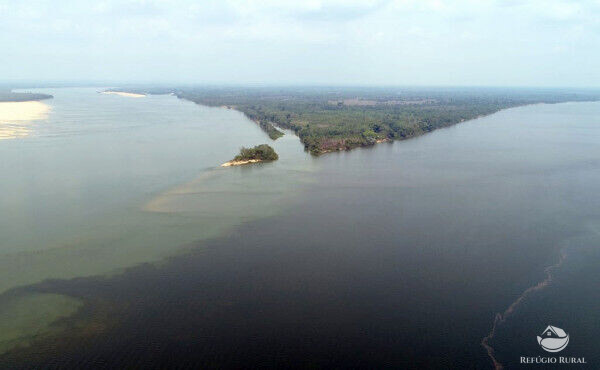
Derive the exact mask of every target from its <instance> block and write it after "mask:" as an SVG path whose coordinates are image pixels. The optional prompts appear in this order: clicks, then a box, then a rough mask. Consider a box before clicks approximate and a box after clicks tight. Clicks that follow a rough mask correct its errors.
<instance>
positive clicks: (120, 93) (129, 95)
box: [102, 91, 146, 98]
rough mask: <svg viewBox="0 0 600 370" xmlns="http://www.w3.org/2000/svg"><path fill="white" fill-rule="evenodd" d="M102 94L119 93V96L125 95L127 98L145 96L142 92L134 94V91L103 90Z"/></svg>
mask: <svg viewBox="0 0 600 370" xmlns="http://www.w3.org/2000/svg"><path fill="white" fill-rule="evenodd" d="M102 94H107V95H119V96H125V97H128V98H144V97H146V95H144V94H134V93H128V92H122V91H103V92H102Z"/></svg>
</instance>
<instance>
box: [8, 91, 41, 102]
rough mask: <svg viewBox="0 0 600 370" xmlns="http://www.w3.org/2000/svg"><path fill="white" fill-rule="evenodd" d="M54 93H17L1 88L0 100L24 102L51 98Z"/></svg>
mask: <svg viewBox="0 0 600 370" xmlns="http://www.w3.org/2000/svg"><path fill="white" fill-rule="evenodd" d="M51 98H52V95H48V94H36V93H16V92H12V91H10V90H0V102H23V101H34V100H44V99H51Z"/></svg>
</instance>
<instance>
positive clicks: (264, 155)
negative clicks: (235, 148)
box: [221, 144, 279, 167]
mask: <svg viewBox="0 0 600 370" xmlns="http://www.w3.org/2000/svg"><path fill="white" fill-rule="evenodd" d="M277 159H279V155H277V153H276V152H275V149H273V148H272V147H271V146H270V145H267V144H261V145H257V146H255V147H254V148H244V147H242V148H241V149H240V154H238V155H236V156H235V157H234V158H233V159H232V160H231V161H229V162H226V163H223V164H222V165H221V166H222V167H230V166H239V165H242V164H248V163H257V162H263V161H276V160H277Z"/></svg>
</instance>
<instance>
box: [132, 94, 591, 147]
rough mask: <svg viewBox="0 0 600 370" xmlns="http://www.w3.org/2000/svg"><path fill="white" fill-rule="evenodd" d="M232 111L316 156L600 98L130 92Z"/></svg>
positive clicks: (586, 95) (566, 96)
mask: <svg viewBox="0 0 600 370" xmlns="http://www.w3.org/2000/svg"><path fill="white" fill-rule="evenodd" d="M123 91H131V92H135V93H143V94H165V93H171V94H174V95H176V96H178V97H179V98H182V99H187V100H190V101H193V102H195V103H198V104H202V105H207V106H214V107H218V106H225V107H228V108H232V109H236V110H238V111H240V112H243V113H244V114H245V115H246V116H247V117H248V118H250V119H251V120H253V121H255V122H257V123H258V124H259V125H260V127H261V128H262V129H263V130H264V131H265V132H266V133H267V134H268V135H269V137H270V138H271V139H276V138H278V137H280V136H281V135H283V133H282V132H281V131H280V130H278V129H277V127H280V128H284V129H290V130H292V131H294V132H295V133H296V134H297V135H298V136H299V137H300V140H301V141H302V143H303V144H304V146H305V148H306V150H308V151H310V152H311V153H312V154H322V153H326V152H331V151H337V150H348V149H352V148H356V147H360V146H368V145H373V144H375V143H378V142H383V141H391V140H402V139H407V138H411V137H415V136H418V135H421V134H424V133H427V132H430V131H433V130H435V129H438V128H442V127H447V126H451V125H454V124H456V123H459V122H462V121H465V120H469V119H473V118H477V117H479V116H484V115H488V114H492V113H495V112H497V111H499V110H501V109H506V108H511V107H516V106H521V105H527V104H535V103H560V102H566V101H595V100H600V92H599V91H592V90H583V89H581V90H564V89H561V90H558V89H525V88H521V89H507V88H349V87H346V88H340V87H335V88H334V87H295V88H292V87H287V88H275V87H269V88H268V87H255V88H248V87H240V88H234V87H227V88H217V87H212V88H210V87H202V88H201V87H186V88H150V89H147V88H146V89H140V88H137V89H136V88H129V89H127V90H123Z"/></svg>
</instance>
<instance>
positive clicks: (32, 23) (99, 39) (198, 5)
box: [0, 0, 600, 87]
mask: <svg viewBox="0 0 600 370" xmlns="http://www.w3.org/2000/svg"><path fill="white" fill-rule="evenodd" d="M598 66H600V0H581V1H576V0H530V1H519V0H504V1H501V0H488V1H486V0H451V1H450V0H347V1H341V0H289V1H288V0H262V1H259V0H214V1H213V0H195V1H192V0H189V1H188V0H129V1H128V0H94V1H88V0H78V1H74V0H73V1H62V0H27V1H16V0H0V82H5V83H11V82H18V81H31V82H49V81H72V82H76V81H107V82H145V83H190V84H203V83H204V84H206V83H208V84H220V83H224V84H280V85H281V84H306V85H319V84H329V85H335V84H338V85H402V86H407V85H410V86H414V85H429V86H431V85H434V86H442V85H446V86H539V87H561V86H568V87H600V68H599V67H598Z"/></svg>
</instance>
